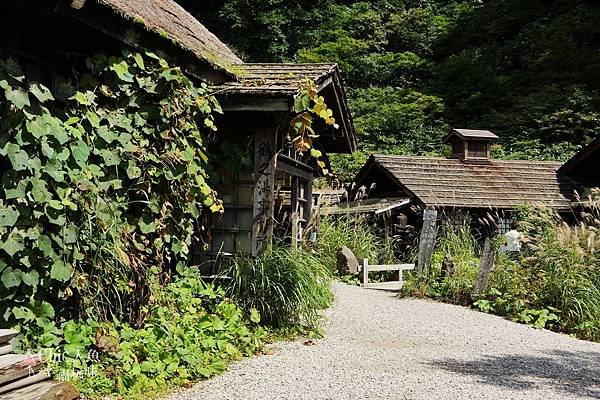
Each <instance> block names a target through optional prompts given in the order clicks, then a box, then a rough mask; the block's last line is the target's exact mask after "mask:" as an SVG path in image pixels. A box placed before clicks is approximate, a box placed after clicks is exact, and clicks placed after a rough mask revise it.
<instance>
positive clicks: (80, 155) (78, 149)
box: [71, 140, 90, 167]
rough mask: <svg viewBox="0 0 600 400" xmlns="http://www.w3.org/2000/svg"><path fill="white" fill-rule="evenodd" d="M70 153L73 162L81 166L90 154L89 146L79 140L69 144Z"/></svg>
mask: <svg viewBox="0 0 600 400" xmlns="http://www.w3.org/2000/svg"><path fill="white" fill-rule="evenodd" d="M71 154H72V155H73V158H74V159H75V162H76V163H77V164H79V166H81V167H83V166H85V163H86V161H87V160H88V157H89V156H90V148H89V147H88V145H87V144H85V142H84V141H83V140H79V141H78V142H77V143H75V144H73V145H71Z"/></svg>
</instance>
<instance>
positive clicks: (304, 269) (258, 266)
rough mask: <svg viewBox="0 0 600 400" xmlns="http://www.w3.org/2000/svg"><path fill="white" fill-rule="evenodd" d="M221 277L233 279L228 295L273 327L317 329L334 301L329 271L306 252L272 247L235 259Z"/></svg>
mask: <svg viewBox="0 0 600 400" xmlns="http://www.w3.org/2000/svg"><path fill="white" fill-rule="evenodd" d="M222 274H223V275H224V276H225V277H227V278H231V279H232V281H231V283H230V284H228V285H227V287H226V292H227V295H228V296H229V297H230V298H231V299H232V300H234V301H235V302H236V303H237V304H239V305H241V306H242V308H245V309H246V310H250V309H252V308H255V309H256V310H258V311H259V312H260V315H261V320H262V322H263V323H266V324H269V325H271V326H273V327H276V328H282V327H290V326H298V325H299V326H304V327H307V328H316V327H318V325H319V322H320V320H321V315H322V310H324V309H326V308H327V307H329V305H330V304H331V302H332V301H333V292H332V290H331V281H332V278H331V273H330V270H329V268H328V267H327V266H325V265H324V264H323V263H322V262H321V260H319V259H318V258H317V257H315V256H313V255H311V254H309V253H307V252H301V251H293V250H290V249H285V248H278V247H271V248H268V249H267V250H266V251H265V252H264V253H263V254H262V255H261V256H260V257H258V258H256V259H253V258H249V257H248V258H245V257H239V258H236V259H234V260H233V261H232V262H231V263H230V265H228V266H226V267H225V268H224V270H223V271H222Z"/></svg>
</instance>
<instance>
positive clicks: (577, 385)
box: [429, 350, 600, 399]
mask: <svg viewBox="0 0 600 400" xmlns="http://www.w3.org/2000/svg"><path fill="white" fill-rule="evenodd" d="M429 365H432V366H435V367H437V368H441V369H443V370H446V371H449V372H454V373H459V374H463V375H471V376H474V377H476V378H477V379H478V380H479V381H480V382H483V383H486V384H490V385H495V386H501V387H505V388H509V389H517V390H518V389H521V390H527V389H533V388H538V387H539V388H546V389H553V390H554V391H557V392H566V393H570V394H574V395H577V396H580V397H588V398H594V399H600V352H593V351H589V352H588V351H563V350H553V351H547V352H545V353H543V354H541V355H539V356H533V355H524V356H520V355H515V354H506V355H499V356H483V357H481V358H479V359H477V360H469V361H465V360H457V359H448V358H447V359H441V360H436V361H433V362H431V363H429Z"/></svg>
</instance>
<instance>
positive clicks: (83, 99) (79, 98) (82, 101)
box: [71, 92, 91, 106]
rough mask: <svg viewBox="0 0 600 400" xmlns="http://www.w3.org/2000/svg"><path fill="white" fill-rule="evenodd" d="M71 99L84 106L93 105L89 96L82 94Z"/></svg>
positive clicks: (76, 94)
mask: <svg viewBox="0 0 600 400" xmlns="http://www.w3.org/2000/svg"><path fill="white" fill-rule="evenodd" d="M71 99H74V100H75V101H77V102H78V103H79V104H81V105H82V106H89V105H90V104H91V103H90V101H89V100H88V98H87V96H86V95H85V94H83V93H81V92H77V93H75V95H74V96H73V97H71Z"/></svg>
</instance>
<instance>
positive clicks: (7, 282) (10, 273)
mask: <svg viewBox="0 0 600 400" xmlns="http://www.w3.org/2000/svg"><path fill="white" fill-rule="evenodd" d="M0 280H1V281H2V284H3V285H4V287H5V288H7V289H10V288H13V287H17V286H19V285H20V284H21V271H20V270H18V269H13V268H11V267H7V268H5V269H4V271H2V275H0Z"/></svg>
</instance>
